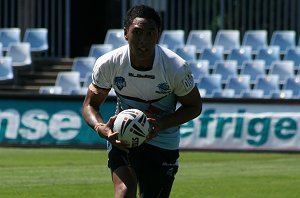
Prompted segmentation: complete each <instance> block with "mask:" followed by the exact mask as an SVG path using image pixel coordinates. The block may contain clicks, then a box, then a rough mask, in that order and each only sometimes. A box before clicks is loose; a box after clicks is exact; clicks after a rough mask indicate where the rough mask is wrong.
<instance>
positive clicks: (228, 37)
mask: <svg viewBox="0 0 300 198" xmlns="http://www.w3.org/2000/svg"><path fill="white" fill-rule="evenodd" d="M214 45H215V46H223V47H224V53H225V54H229V53H230V51H231V50H232V49H233V48H240V31H239V30H219V31H218V32H217V35H216V38H215V41H214Z"/></svg>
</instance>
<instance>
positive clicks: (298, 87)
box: [283, 76, 300, 98]
mask: <svg viewBox="0 0 300 198" xmlns="http://www.w3.org/2000/svg"><path fill="white" fill-rule="evenodd" d="M283 90H291V91H292V93H293V97H294V98H299V96H300V76H295V77H293V78H287V79H286V81H285V82H284V84H283Z"/></svg>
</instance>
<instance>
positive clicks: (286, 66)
mask: <svg viewBox="0 0 300 198" xmlns="http://www.w3.org/2000/svg"><path fill="white" fill-rule="evenodd" d="M269 74H276V75H278V76H279V83H281V84H283V82H284V81H285V80H286V79H287V78H290V77H292V78H293V77H294V75H295V74H294V62H293V61H273V62H272V64H271V66H270V71H269Z"/></svg>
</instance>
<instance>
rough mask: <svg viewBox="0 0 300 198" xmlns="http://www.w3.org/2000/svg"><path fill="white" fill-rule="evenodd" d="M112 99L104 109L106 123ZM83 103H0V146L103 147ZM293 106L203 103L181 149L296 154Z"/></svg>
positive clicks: (299, 135) (298, 114)
mask: <svg viewBox="0 0 300 198" xmlns="http://www.w3.org/2000/svg"><path fill="white" fill-rule="evenodd" d="M115 106H116V101H115V100H107V101H106V102H105V103H104V104H103V106H102V110H101V111H102V112H101V113H102V115H103V117H104V119H105V121H107V120H108V118H109V117H110V116H112V115H114V113H115ZM81 109H82V98H81V99H77V100H74V99H72V100H70V99H64V98H58V99H46V100H45V99H34V100H30V99H5V100H2V99H0V144H3V143H4V144H23V145H27V144H29V145H32V144H34V145H73V146H77V145H78V146H86V145H87V146H92V145H94V146H95V145H96V146H97V145H101V146H105V145H106V141H105V140H104V139H102V138H100V137H99V136H98V135H97V134H96V133H95V132H94V131H93V130H92V129H91V128H90V127H89V126H88V125H87V124H86V122H85V121H84V119H83V118H82V116H81ZM299 123H300V105H299V104H297V103H290V104H286V103H265V102H264V103H263V104H260V103H238V102H236V103H233V102H230V103H228V102H227V103H226V102H225V103H224V102H222V103H221V102H211V101H210V102H204V103H203V111H202V114H201V115H200V116H199V117H197V118H195V119H194V120H192V121H189V122H187V123H185V124H183V125H182V126H181V128H180V135H181V141H180V148H181V149H202V150H262V151H263V150H272V151H273V150H274V151H300V128H299V127H300V126H299Z"/></svg>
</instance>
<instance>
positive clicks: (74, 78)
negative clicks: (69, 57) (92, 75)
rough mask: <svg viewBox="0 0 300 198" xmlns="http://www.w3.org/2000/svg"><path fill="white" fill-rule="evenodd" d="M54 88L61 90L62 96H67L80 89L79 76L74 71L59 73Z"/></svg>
mask: <svg viewBox="0 0 300 198" xmlns="http://www.w3.org/2000/svg"><path fill="white" fill-rule="evenodd" d="M55 86H59V87H61V88H62V94H66V95H69V94H71V92H72V90H76V89H80V87H81V85H80V74H79V72H76V71H68V72H59V73H58V74H57V77H56V81H55Z"/></svg>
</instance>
